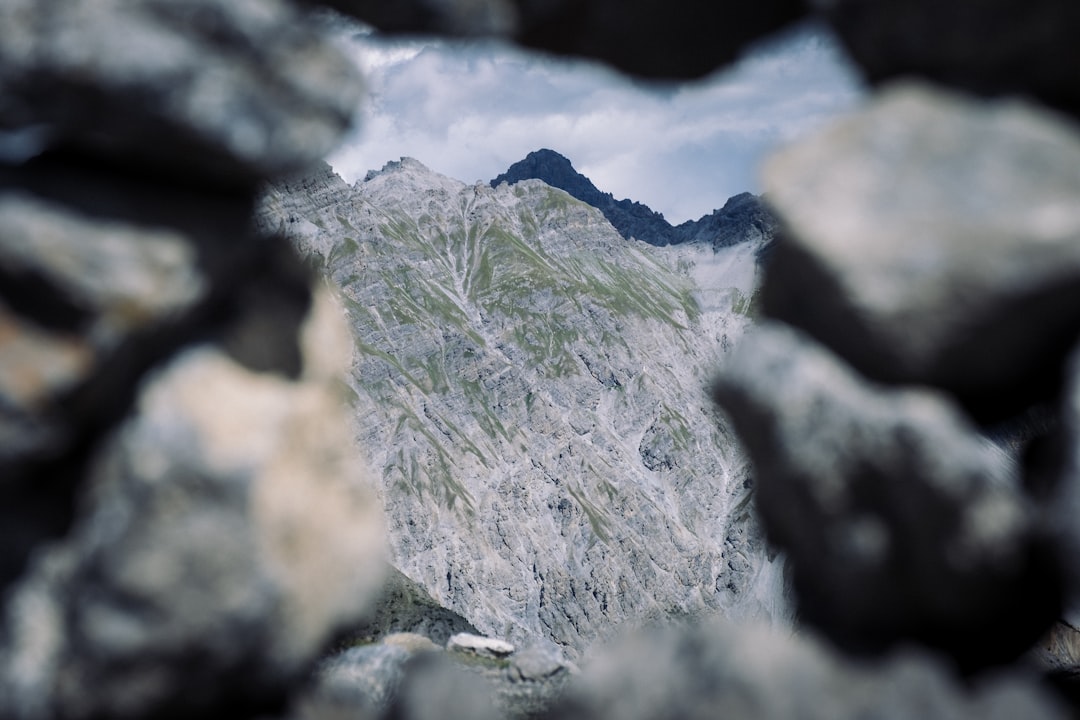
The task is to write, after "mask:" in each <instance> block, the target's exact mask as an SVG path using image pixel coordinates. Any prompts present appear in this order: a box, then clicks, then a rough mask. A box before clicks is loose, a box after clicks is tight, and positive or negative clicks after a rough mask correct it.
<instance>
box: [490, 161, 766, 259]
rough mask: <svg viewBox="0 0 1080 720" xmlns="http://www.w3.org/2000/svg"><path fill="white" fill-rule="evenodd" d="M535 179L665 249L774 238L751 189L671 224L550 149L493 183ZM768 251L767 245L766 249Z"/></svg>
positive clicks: (626, 233) (762, 206)
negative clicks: (599, 185)
mask: <svg viewBox="0 0 1080 720" xmlns="http://www.w3.org/2000/svg"><path fill="white" fill-rule="evenodd" d="M528 179H536V180H542V181H543V182H545V183H547V184H548V185H551V186H552V187H556V188H559V189H560V190H563V191H565V192H567V193H568V194H569V195H570V196H571V197H574V198H576V199H578V200H581V201H582V202H584V203H587V204H589V205H591V206H593V207H595V208H597V209H598V210H600V212H602V213H603V214H604V217H606V218H607V220H608V222H610V223H611V224H612V226H614V227H615V229H616V230H618V231H619V234H620V235H622V236H623V238H625V239H627V240H629V239H631V238H633V239H637V240H641V241H642V242H646V243H648V244H650V245H655V246H658V247H663V246H667V245H681V244H685V243H694V242H701V243H710V244H711V245H712V246H713V248H714V249H719V248H721V247H730V246H732V245H735V244H737V243H739V242H743V241H744V240H746V239H747V238H750V237H753V238H756V239H770V238H771V237H772V236H773V235H774V234H775V233H776V231H777V228H778V225H779V223H778V221H777V219H776V216H775V215H774V214H773V213H772V211H771V210H770V209H769V207H768V205H767V204H766V203H765V202H764V200H763V199H762V198H760V197H758V196H756V195H754V194H752V193H749V192H744V193H739V194H738V195H734V196H732V197H731V198H729V199H728V200H727V202H725V203H724V205H723V206H722V207H720V208H718V209H716V210H714V211H713V212H711V213H709V214H708V215H705V216H703V217H701V218H700V219H698V220H687V221H686V222H683V223H680V224H679V225H672V224H671V223H669V222H668V221H667V219H665V218H664V215H663V213H658V212H656V211H654V210H653V209H652V208H650V207H649V206H648V205H645V204H643V203H640V202H637V201H634V200H629V199H623V200H616V199H615V197H614V195H612V194H611V193H608V192H603V191H602V190H600V189H599V188H597V187H596V185H594V184H593V182H592V181H591V180H590V179H589V178H587V177H586V176H585V175H583V174H581V173H579V172H578V171H577V170H576V169H575V168H574V166H573V164H572V163H571V162H570V160H569V159H568V158H566V157H565V156H563V155H561V154H560V153H558V152H556V151H554V150H550V149H548V148H541V149H540V150H534V151H532V152H530V153H529V154H528V155H526V156H525V158H524V159H522V160H519V161H517V162H515V163H514V164H512V165H511V166H510V167H509V168H508V169H507V170H506V172H504V173H502V174H500V175H499V176H497V177H495V178H494V179H493V180H491V181H490V183H489V184H490V185H491V187H498V186H499V185H500V184H502V183H504V182H505V183H507V184H509V185H513V184H515V183H517V182H521V181H522V180H528ZM763 250H764V248H763Z"/></svg>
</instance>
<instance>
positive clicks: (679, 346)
mask: <svg viewBox="0 0 1080 720" xmlns="http://www.w3.org/2000/svg"><path fill="white" fill-rule="evenodd" d="M260 216H261V221H262V222H263V224H264V226H268V227H274V228H284V229H285V230H286V231H287V232H288V233H289V234H290V235H291V236H292V237H293V238H294V243H295V244H296V245H297V247H298V248H300V250H301V251H302V252H303V253H304V254H306V255H307V256H308V258H309V260H310V262H311V264H312V265H313V266H315V267H317V268H319V269H320V271H321V272H322V274H323V275H324V277H325V278H326V279H327V281H328V282H331V283H333V285H335V286H336V287H337V288H338V289H339V292H340V295H341V297H342V301H343V304H344V306H345V310H346V312H347V315H348V321H349V324H350V325H351V327H352V329H353V332H354V337H355V346H356V358H355V360H354V365H353V371H352V376H351V379H350V383H349V384H350V395H351V397H352V402H353V406H354V414H355V416H356V418H357V420H356V427H355V431H354V432H355V436H356V438H357V445H358V447H359V448H360V450H361V451H362V452H363V454H364V455H365V456H366V457H367V459H368V462H369V464H370V466H371V467H372V469H373V471H374V474H375V475H376V476H377V477H378V478H379V487H378V488H377V489H378V491H379V494H380V497H381V499H382V501H383V504H384V507H385V515H386V523H387V526H388V528H389V532H390V545H391V560H392V562H393V565H394V567H396V568H397V569H398V570H400V571H401V572H403V573H404V574H405V575H406V576H407V577H408V578H409V579H410V580H411V581H412V582H415V583H417V584H418V585H419V586H421V587H422V588H423V589H424V591H425V592H427V593H428V594H430V595H431V597H432V598H433V599H434V600H435V601H436V602H438V603H439V604H440V605H442V606H443V607H445V608H448V609H450V610H452V611H453V612H455V613H458V614H460V615H461V616H462V617H464V618H466V619H467V621H468V622H469V623H471V624H472V625H473V626H475V627H476V628H477V629H479V630H480V631H482V632H484V633H487V634H490V635H494V636H499V637H504V638H508V639H510V640H511V641H513V642H515V643H519V644H522V645H527V644H530V643H533V642H537V641H539V640H548V641H554V642H556V643H557V644H559V645H560V646H562V647H563V648H564V649H565V650H566V651H567V652H568V654H570V655H571V656H572V657H580V654H581V653H583V652H584V651H585V649H586V648H587V647H588V646H590V645H591V644H592V643H593V642H594V641H596V640H598V639H601V638H603V637H605V636H607V635H608V634H609V633H610V632H612V631H613V629H614V628H615V627H616V626H618V625H620V624H621V623H624V622H629V621H633V622H637V621H646V620H648V619H649V618H657V617H661V616H664V617H666V616H671V615H677V616H687V615H698V614H707V613H714V612H719V611H722V612H724V613H726V614H729V615H731V616H735V617H771V618H774V619H780V618H782V617H785V613H786V612H787V611H786V609H785V607H786V606H785V605H784V602H783V598H782V591H781V589H780V588H781V587H782V583H783V579H782V573H781V572H780V564H779V563H776V562H773V561H771V560H770V559H769V558H768V556H767V553H766V551H765V548H764V545H763V542H762V539H761V537H760V533H759V532H758V528H757V525H756V521H755V520H754V519H753V517H752V516H751V515H750V514H749V513H748V511H747V509H746V508H747V502H748V497H749V487H750V484H749V469H748V465H747V463H746V460H745V458H744V456H743V455H742V452H741V450H739V449H738V447H737V446H736V445H735V444H734V440H733V439H732V437H731V435H730V433H729V432H728V431H727V429H726V427H725V425H724V423H723V421H722V420H720V419H719V418H718V417H717V416H716V415H715V413H714V412H713V410H712V405H711V403H710V402H709V400H708V397H707V394H706V392H705V385H706V384H707V382H708V379H709V378H710V377H711V374H712V372H713V371H714V369H715V367H716V366H717V365H718V363H720V362H721V361H722V358H723V356H724V354H725V352H726V348H727V347H728V346H729V345H730V343H731V342H733V341H734V339H735V338H736V337H738V336H739V335H740V334H741V333H742V332H743V330H744V329H745V328H746V327H747V326H748V325H749V323H750V322H751V319H750V318H749V317H748V315H747V312H748V308H749V298H750V296H751V294H752V292H753V288H754V286H755V283H756V274H757V259H756V250H757V248H758V246H759V245H760V243H759V242H754V241H751V242H745V243H740V244H737V245H735V246H732V247H729V248H722V249H721V250H719V251H714V250H713V248H712V247H711V246H710V245H705V244H697V245H683V246H675V247H652V246H649V245H647V244H645V243H637V242H634V243H628V242H626V241H625V240H624V239H623V238H622V237H621V235H620V234H619V233H618V232H617V231H616V229H615V228H614V227H612V225H611V224H610V223H609V222H608V221H607V219H606V218H605V217H604V216H603V215H602V214H601V213H600V212H599V211H598V210H597V209H596V208H594V207H592V206H590V205H588V204H587V203H584V202H582V201H580V200H577V199H575V198H572V197H571V196H570V195H569V194H567V193H566V192H565V191H563V190H559V189H557V188H553V187H551V186H549V185H547V184H545V183H544V182H542V181H540V180H535V179H530V180H524V181H521V182H518V183H516V184H514V185H500V186H499V187H496V188H491V187H490V186H488V185H487V184H485V183H478V184H475V185H466V184H465V183H462V182H459V181H457V180H453V179H451V178H446V177H444V176H441V175H438V174H437V173H434V172H432V171H431V170H429V169H428V168H426V167H425V166H424V165H423V164H422V163H420V162H418V161H416V160H413V159H411V158H405V159H402V160H400V161H396V162H391V163H387V164H386V165H385V166H384V167H383V168H382V169H381V170H378V171H374V172H372V173H369V174H368V176H367V177H366V179H365V180H364V181H361V182H358V183H356V184H355V185H353V186H348V185H344V187H343V184H342V183H341V182H339V179H338V178H337V177H336V175H334V174H333V173H332V171H330V172H328V168H323V169H322V172H321V174H320V173H316V174H315V177H314V178H311V177H309V178H302V179H297V180H294V181H292V182H290V183H279V184H278V185H276V186H273V187H271V188H269V189H268V191H267V193H266V196H265V197H264V199H263V201H262V208H261V210H260Z"/></svg>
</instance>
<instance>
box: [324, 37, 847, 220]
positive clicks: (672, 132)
mask: <svg viewBox="0 0 1080 720" xmlns="http://www.w3.org/2000/svg"><path fill="white" fill-rule="evenodd" d="M348 48H349V52H350V53H351V54H352V55H353V57H354V58H355V59H356V60H357V62H358V64H359V65H360V66H361V67H362V68H364V69H365V71H366V72H367V73H368V82H369V97H368V99H367V102H366V104H365V107H364V108H363V111H362V126H361V127H360V128H358V130H357V132H355V133H354V134H353V135H352V136H351V137H350V138H349V139H348V140H347V141H346V142H345V144H344V145H343V146H342V147H341V148H339V149H338V150H337V151H336V152H335V153H334V154H333V155H331V157H330V158H329V160H330V163H331V164H332V165H333V166H334V168H335V169H336V170H337V171H338V172H339V173H340V174H342V175H343V176H344V177H345V178H346V179H347V180H350V181H354V180H356V179H358V178H361V177H363V176H364V174H365V173H366V172H367V171H368V170H369V169H372V168H378V167H381V166H382V165H383V164H385V163H386V162H387V161H389V160H396V159H398V158H399V157H401V156H403V155H409V156H412V157H415V158H417V159H418V160H420V161H421V162H423V163H424V164H426V165H428V166H429V167H431V168H432V169H434V170H436V171H438V172H441V173H444V174H446V175H449V176H451V177H456V178H458V179H461V180H464V181H466V182H473V181H475V180H489V179H490V178H492V177H495V176H496V175H498V174H499V173H501V172H503V171H504V170H505V169H506V168H507V167H508V166H509V165H510V164H511V163H513V162H516V161H517V160H520V159H521V158H523V157H525V155H526V154H527V153H528V152H530V151H531V150H536V149H538V148H541V147H548V148H551V149H553V150H556V151H558V152H560V153H562V154H563V155H566V156H567V157H568V158H570V160H571V161H572V162H573V163H574V166H575V167H576V168H577V169H578V170H579V171H580V172H582V173H584V174H586V175H588V176H589V177H590V179H592V180H593V182H594V183H596V185H597V186H598V187H600V188H601V189H602V190H606V191H609V192H611V193H613V194H614V195H615V196H616V197H618V198H622V197H629V198H632V199H634V200H638V201H640V202H643V203H646V204H647V205H649V206H650V207H652V208H653V209H654V210H658V211H660V212H663V213H664V214H665V215H666V216H667V217H668V219H669V220H671V221H673V222H680V221H682V220H687V219H691V218H697V217H700V216H701V215H704V214H705V213H707V212H709V211H711V210H712V209H714V208H717V207H720V206H721V205H722V204H723V202H724V201H725V200H726V199H727V198H728V197H729V196H731V195H734V194H735V193H738V192H742V191H744V190H750V191H754V192H756V191H757V190H758V185H757V176H756V169H757V166H758V164H759V162H760V160H761V158H762V157H763V155H764V154H765V153H766V152H767V151H768V150H769V149H770V148H772V147H774V146H775V145H776V144H777V143H780V142H784V141H788V140H790V139H791V138H794V137H796V136H798V135H799V134H801V133H804V132H806V131H807V130H809V129H811V128H813V127H816V126H817V125H819V124H820V123H822V122H823V121H824V120H826V119H828V118H829V117H832V116H834V115H836V114H837V113H839V112H842V111H843V110H845V109H847V108H849V107H851V106H852V105H853V104H855V103H856V102H857V101H858V99H859V97H860V95H861V92H860V90H859V87H858V83H857V82H856V80H855V78H854V76H853V73H852V71H851V70H850V69H849V68H848V67H847V66H846V64H845V63H844V61H843V59H842V57H841V55H840V52H839V50H838V49H837V48H836V45H835V42H834V41H833V40H832V39H831V38H830V37H828V36H826V35H825V34H824V33H823V32H822V31H820V30H819V29H816V28H801V29H799V30H797V31H795V32H794V33H791V34H789V35H788V36H787V37H785V38H782V39H780V40H778V41H776V42H773V43H770V44H768V45H763V46H761V47H758V48H757V49H755V50H754V51H752V52H751V53H750V54H749V55H748V56H747V57H746V58H745V59H744V60H742V61H741V62H739V63H737V64H736V65H735V66H734V67H733V68H731V69H729V70H727V71H724V72H721V73H718V74H716V75H714V76H712V77H711V78H709V79H707V80H705V81H701V82H697V83H689V84H681V85H654V84H648V83H641V82H635V81H632V80H630V79H627V78H625V77H623V76H621V75H618V74H616V73H614V72H611V71H608V70H606V69H604V68H602V67H600V66H598V65H596V64H593V63H588V62H580V61H569V60H563V59H555V58H551V57H547V56H543V55H537V54H526V53H523V52H520V51H517V50H514V49H511V48H507V47H505V46H503V45H501V44H498V43H476V42H471V43H457V44H453V43H449V42H444V41H438V40H415V39H414V40H405V41H394V42H388V41H384V40H378V39H376V38H374V37H372V36H370V35H368V34H365V33H351V35H350V40H349V43H348Z"/></svg>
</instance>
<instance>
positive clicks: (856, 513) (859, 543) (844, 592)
mask: <svg viewBox="0 0 1080 720" xmlns="http://www.w3.org/2000/svg"><path fill="white" fill-rule="evenodd" d="M714 396H715V398H716V400H717V402H718V403H719V404H720V405H721V406H722V407H723V408H724V409H725V410H726V411H727V413H728V414H729V415H730V417H731V419H732V421H733V422H734V424H735V427H736V429H737V431H738V434H739V437H740V438H741V439H742V440H743V442H744V443H745V446H746V448H747V450H748V452H749V453H750V456H751V458H752V460H753V463H754V470H755V479H756V484H755V502H756V506H757V509H758V511H759V513H760V515H761V518H762V521H763V523H764V525H765V530H766V534H767V536H768V538H769V540H770V541H771V542H772V543H774V544H775V545H776V547H778V548H779V549H780V550H783V551H784V552H786V553H787V556H788V560H789V563H790V568H791V569H792V571H793V575H794V589H795V594H796V597H797V601H798V607H799V613H800V617H801V618H802V619H803V620H804V621H806V622H807V623H809V624H811V625H812V626H815V627H817V628H819V629H820V630H821V631H823V632H824V633H825V634H826V635H827V636H828V637H829V638H830V639H832V640H834V641H836V642H837V643H839V644H840V645H841V646H842V647H845V648H848V649H851V650H857V651H880V650H882V649H885V648H887V647H889V646H892V645H894V644H896V643H900V642H905V641H914V642H918V643H921V644H924V645H927V646H930V647H934V648H939V649H941V650H943V651H945V652H946V653H948V654H949V655H950V656H951V657H953V658H955V659H956V660H957V662H958V663H959V664H960V665H961V666H964V667H970V666H981V665H984V664H990V665H992V664H995V663H1000V662H1005V661H1009V660H1012V659H1014V658H1015V657H1016V656H1017V655H1019V654H1020V653H1021V652H1023V651H1024V650H1025V649H1026V648H1027V647H1029V646H1030V645H1031V644H1032V643H1034V642H1035V641H1036V640H1037V639H1038V637H1039V636H1040V635H1041V634H1042V633H1043V632H1044V631H1045V630H1046V629H1047V628H1048V627H1049V626H1050V624H1051V623H1052V622H1053V621H1054V620H1055V619H1056V618H1057V614H1058V612H1059V611H1060V599H1059V583H1058V574H1057V567H1056V562H1055V556H1054V553H1053V552H1052V550H1051V547H1050V543H1049V542H1048V540H1047V538H1045V537H1044V536H1043V534H1042V533H1041V529H1040V527H1039V522H1038V519H1037V517H1036V515H1035V513H1034V508H1033V507H1032V505H1031V503H1030V502H1028V501H1027V499H1026V498H1025V497H1024V496H1023V494H1022V492H1021V490H1020V487H1019V483H1018V480H1017V477H1016V474H1017V473H1016V470H1015V468H1014V467H1013V466H1010V465H1009V464H1008V462H1007V458H1006V456H1005V455H1004V454H1003V453H1002V452H1001V451H1000V450H999V449H998V448H997V447H995V446H993V445H992V444H991V443H990V442H989V441H987V440H984V439H982V438H981V437H980V436H979V435H978V434H977V433H976V431H975V429H974V428H973V427H972V426H971V425H970V424H969V422H968V421H967V420H966V419H965V418H964V416H963V415H962V414H961V413H960V412H959V411H958V410H957V409H956V408H955V407H954V406H953V405H952V404H951V403H950V402H949V401H948V400H946V399H945V398H944V397H943V396H941V395H939V394H936V393H933V392H930V391H928V390H925V389H919V388H910V389H890V388H884V387H878V386H875V385H872V384H870V383H868V382H866V381H864V380H863V379H861V378H859V377H858V376H857V375H856V374H854V373H853V372H852V371H851V370H850V369H849V368H848V367H846V366H845V365H844V364H843V363H842V362H841V361H840V360H839V359H837V358H836V357H834V356H832V355H831V354H830V353H828V351H826V350H825V349H824V348H822V347H820V346H818V345H816V344H814V343H813V342H812V341H810V340H809V339H807V338H805V337H803V336H801V335H800V334H798V333H796V332H795V331H793V330H791V329H789V328H785V327H783V326H779V325H775V324H765V325H763V326H761V327H759V328H758V329H757V330H756V332H755V333H753V334H752V335H748V336H747V337H746V338H744V340H743V341H742V343H741V345H740V346H739V347H737V348H736V350H735V352H734V354H733V356H732V358H731V360H730V362H729V363H728V364H726V365H725V367H724V369H723V371H722V373H721V375H720V376H719V378H718V380H717V381H716V385H715V387H714Z"/></svg>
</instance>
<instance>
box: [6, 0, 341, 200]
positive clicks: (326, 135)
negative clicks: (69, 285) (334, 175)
mask: <svg viewBox="0 0 1080 720" xmlns="http://www.w3.org/2000/svg"><path fill="white" fill-rule="evenodd" d="M360 93H361V84H360V81H359V76H358V74H357V71H356V70H355V68H354V66H353V65H352V64H351V62H350V61H349V60H348V59H347V58H346V57H345V56H344V55H343V54H342V53H341V52H340V51H339V50H337V49H336V48H335V47H334V46H333V45H332V44H331V43H328V42H325V41H324V39H323V38H322V37H321V36H320V35H319V34H318V33H317V32H316V31H315V30H314V29H313V28H312V26H311V25H310V24H309V22H308V21H307V19H306V18H305V16H304V15H303V14H301V13H300V12H298V11H297V10H295V9H294V8H293V6H292V5H290V4H289V3H287V2H285V1H284V0H229V1H223V0H191V1H188V2H183V3H175V2H169V1H168V0H71V1H70V2H63V3H41V2H37V0H5V2H3V3H0V98H2V100H0V128H2V129H4V130H22V129H26V128H30V129H33V130H35V131H37V132H38V133H39V135H40V142H41V143H42V144H44V145H47V146H48V145H51V146H62V147H68V148H77V149H79V150H81V151H86V152H90V153H93V154H94V155H97V156H100V157H102V158H103V159H105V161H106V163H107V164H114V163H118V162H119V163H123V164H127V165H129V166H133V167H137V168H140V169H141V170H142V171H147V170H158V171H160V170H163V169H165V170H168V171H169V172H171V173H174V176H175V177H187V178H190V179H195V180H198V182H200V183H202V184H206V183H210V184H214V185H219V186H221V185H234V186H253V185H254V184H255V183H256V182H258V181H259V180H261V179H264V178H266V177H269V176H276V175H280V174H282V173H285V172H288V171H292V170H296V169H299V168H301V167H304V166H305V165H307V164H308V163H311V162H312V161H315V160H317V159H318V158H320V157H322V156H323V155H325V154H326V153H327V152H328V151H329V150H330V149H331V148H333V146H334V144H335V143H336V142H337V141H338V140H339V139H340V138H341V137H342V135H343V134H344V133H345V131H346V130H347V129H348V128H349V126H350V124H351V122H352V120H351V119H352V116H353V113H354V111H355V109H356V107H357V105H358V102H359V100H360Z"/></svg>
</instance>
